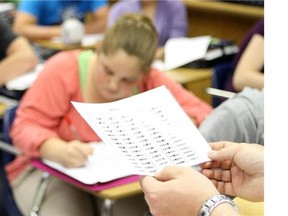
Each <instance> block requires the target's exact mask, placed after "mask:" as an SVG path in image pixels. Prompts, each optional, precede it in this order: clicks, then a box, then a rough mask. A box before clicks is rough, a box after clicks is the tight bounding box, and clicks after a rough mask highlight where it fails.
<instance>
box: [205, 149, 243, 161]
mask: <svg viewBox="0 0 288 216" xmlns="http://www.w3.org/2000/svg"><path fill="white" fill-rule="evenodd" d="M240 150H241V146H240V145H233V146H229V147H226V148H222V149H220V150H218V151H215V150H212V151H209V152H208V157H209V158H210V159H212V160H214V161H219V162H220V161H227V160H232V159H233V158H234V157H235V155H236V154H237V153H238V152H239V151H240Z"/></svg>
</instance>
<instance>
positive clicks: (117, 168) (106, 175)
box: [43, 142, 135, 185]
mask: <svg viewBox="0 0 288 216" xmlns="http://www.w3.org/2000/svg"><path fill="white" fill-rule="evenodd" d="M91 145H92V147H93V155H91V156H89V158H88V161H87V163H86V166H84V167H80V168H65V167H63V166H62V165H60V164H58V163H55V162H53V161H50V160H43V163H45V164H47V165H48V166H50V167H52V168H54V169H56V170H59V171H60V172H62V173H64V174H66V175H68V176H70V177H72V178H74V179H76V180H78V181H80V182H82V183H84V184H87V185H92V184H96V183H99V182H102V183H103V182H108V181H111V180H114V179H118V178H122V177H125V176H130V175H133V174H134V173H135V171H134V170H133V167H132V166H131V165H130V164H129V163H128V162H127V161H126V159H125V158H124V157H122V156H121V154H119V152H118V151H117V149H116V148H113V147H112V146H111V145H106V144H104V143H103V142H99V143H92V144H91Z"/></svg>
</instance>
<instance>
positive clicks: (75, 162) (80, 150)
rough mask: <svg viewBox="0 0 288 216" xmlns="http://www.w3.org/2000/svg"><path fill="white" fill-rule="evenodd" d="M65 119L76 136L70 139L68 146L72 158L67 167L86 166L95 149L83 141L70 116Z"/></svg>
mask: <svg viewBox="0 0 288 216" xmlns="http://www.w3.org/2000/svg"><path fill="white" fill-rule="evenodd" d="M65 119H66V122H67V124H68V126H69V129H70V131H71V133H72V135H73V138H74V140H73V141H70V143H69V146H67V148H69V149H70V150H68V152H70V153H69V155H70V156H69V158H70V159H69V160H68V161H70V162H69V163H67V164H66V167H81V166H85V164H86V162H87V160H88V157H89V155H92V154H93V149H92V147H91V146H90V145H87V144H85V143H82V142H81V140H80V136H79V134H78V133H77V130H76V128H75V126H74V125H73V123H72V121H71V119H70V117H69V116H68V115H66V116H65ZM68 161H67V162H68Z"/></svg>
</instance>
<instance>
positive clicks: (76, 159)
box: [62, 140, 93, 168]
mask: <svg viewBox="0 0 288 216" xmlns="http://www.w3.org/2000/svg"><path fill="white" fill-rule="evenodd" d="M92 153H93V148H92V147H91V146H90V145H87V143H83V142H80V141H78V140H73V141H71V142H69V143H67V145H66V146H65V152H64V155H63V157H62V159H63V160H62V164H63V165H64V166H65V167H68V168H72V167H81V166H84V165H85V164H86V162H87V159H88V156H89V155H91V154H92Z"/></svg>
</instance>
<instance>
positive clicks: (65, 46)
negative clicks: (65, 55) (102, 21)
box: [32, 40, 95, 51]
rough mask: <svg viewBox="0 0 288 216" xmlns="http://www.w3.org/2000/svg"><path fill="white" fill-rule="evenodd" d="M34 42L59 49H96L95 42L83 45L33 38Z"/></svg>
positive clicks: (44, 46)
mask: <svg viewBox="0 0 288 216" xmlns="http://www.w3.org/2000/svg"><path fill="white" fill-rule="evenodd" d="M32 42H33V43H35V44H36V45H38V46H40V47H43V48H48V49H54V50H59V51H64V50H73V49H94V48H95V44H93V45H87V46H82V45H81V44H76V45H68V44H64V43H62V42H58V41H57V42H56V41H53V40H33V41H32Z"/></svg>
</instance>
